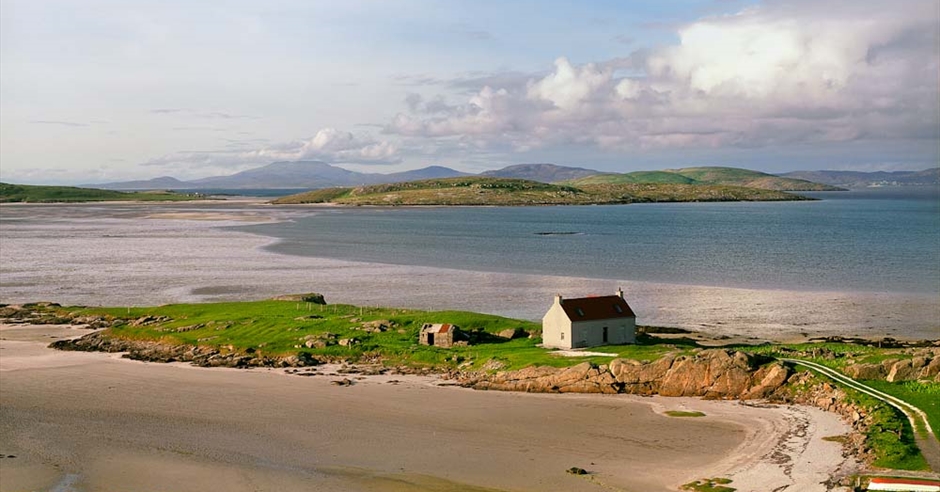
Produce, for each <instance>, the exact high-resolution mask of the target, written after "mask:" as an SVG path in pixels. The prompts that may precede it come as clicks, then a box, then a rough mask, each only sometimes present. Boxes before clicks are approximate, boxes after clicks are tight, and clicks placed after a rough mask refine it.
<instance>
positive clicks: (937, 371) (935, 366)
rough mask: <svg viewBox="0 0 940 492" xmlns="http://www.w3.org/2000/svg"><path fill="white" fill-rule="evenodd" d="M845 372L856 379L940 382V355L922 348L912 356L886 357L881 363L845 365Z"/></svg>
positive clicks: (891, 381)
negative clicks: (900, 357)
mask: <svg viewBox="0 0 940 492" xmlns="http://www.w3.org/2000/svg"><path fill="white" fill-rule="evenodd" d="M845 373H846V374H847V375H848V376H850V377H852V378H855V379H874V380H883V381H888V382H889V383H896V382H898V381H915V380H926V381H935V382H940V356H938V355H937V354H935V353H934V351H932V350H922V351H918V352H915V353H914V354H913V357H911V358H905V359H897V358H895V359H885V360H884V361H882V362H881V363H880V364H873V363H856V364H850V365H848V366H846V367H845Z"/></svg>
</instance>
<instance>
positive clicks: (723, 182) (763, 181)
mask: <svg viewBox="0 0 940 492" xmlns="http://www.w3.org/2000/svg"><path fill="white" fill-rule="evenodd" d="M624 183H632V184H692V185H702V186H705V185H720V186H741V187H747V188H758V189H763V190H777V191H835V190H839V189H840V188H836V187H834V186H829V185H825V184H820V183H813V182H811V181H805V180H802V179H793V178H782V177H780V176H774V175H772V174H766V173H762V172H758V171H751V170H749V169H740V168H734V167H690V168H685V169H668V170H665V171H638V172H632V173H626V174H595V175H593V176H587V177H584V178H579V179H575V180H571V181H566V182H565V184H569V185H571V186H578V187H580V186H585V185H610V184H624Z"/></svg>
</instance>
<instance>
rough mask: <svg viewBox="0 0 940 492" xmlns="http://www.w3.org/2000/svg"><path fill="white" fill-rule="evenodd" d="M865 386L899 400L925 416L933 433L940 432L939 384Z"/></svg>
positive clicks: (924, 382)
mask: <svg viewBox="0 0 940 492" xmlns="http://www.w3.org/2000/svg"><path fill="white" fill-rule="evenodd" d="M863 382H864V383H865V384H867V385H869V386H871V387H872V388H875V389H877V390H879V391H882V392H884V393H887V394H889V395H891V396H893V397H895V398H900V399H901V400H904V401H906V402H908V403H910V404H911V405H914V406H915V407H917V408H919V409H921V410H923V411H924V413H925V414H927V421H929V422H930V427H931V428H933V431H934V432H935V433H936V432H940V383H934V382H927V381H901V382H897V383H889V382H887V381H870V380H866V381H863Z"/></svg>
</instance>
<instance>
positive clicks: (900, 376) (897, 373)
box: [885, 360, 919, 383]
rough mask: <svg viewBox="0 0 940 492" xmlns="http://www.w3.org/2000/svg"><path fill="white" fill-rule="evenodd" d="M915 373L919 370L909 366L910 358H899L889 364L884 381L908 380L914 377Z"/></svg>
mask: <svg viewBox="0 0 940 492" xmlns="http://www.w3.org/2000/svg"><path fill="white" fill-rule="evenodd" d="M917 373H919V371H917V370H916V369H914V367H912V366H911V361H910V360H900V361H898V362H895V363H894V364H892V365H891V369H890V370H888V375H887V376H886V377H885V381H887V382H889V383H896V382H898V381H909V380H912V379H916V377H917V376H916V374H917Z"/></svg>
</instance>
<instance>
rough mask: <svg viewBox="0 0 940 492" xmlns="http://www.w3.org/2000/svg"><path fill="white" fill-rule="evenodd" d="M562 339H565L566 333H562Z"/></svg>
mask: <svg viewBox="0 0 940 492" xmlns="http://www.w3.org/2000/svg"><path fill="white" fill-rule="evenodd" d="M561 339H562V340H564V339H565V332H561Z"/></svg>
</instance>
